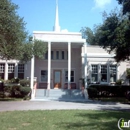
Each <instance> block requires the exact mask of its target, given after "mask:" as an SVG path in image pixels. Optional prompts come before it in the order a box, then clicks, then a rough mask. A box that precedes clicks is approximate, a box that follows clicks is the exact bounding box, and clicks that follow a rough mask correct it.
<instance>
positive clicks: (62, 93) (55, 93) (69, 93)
mask: <svg viewBox="0 0 130 130" xmlns="http://www.w3.org/2000/svg"><path fill="white" fill-rule="evenodd" d="M35 98H36V99H38V98H39V99H40V98H48V99H49V98H50V99H56V100H62V99H84V97H83V95H82V92H81V90H78V89H77V90H68V89H67V90H66V89H50V90H47V89H37V90H36V96H35Z"/></svg>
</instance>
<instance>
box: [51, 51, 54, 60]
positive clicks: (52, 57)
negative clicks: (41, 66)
mask: <svg viewBox="0 0 130 130" xmlns="http://www.w3.org/2000/svg"><path fill="white" fill-rule="evenodd" d="M51 59H54V54H53V51H51Z"/></svg>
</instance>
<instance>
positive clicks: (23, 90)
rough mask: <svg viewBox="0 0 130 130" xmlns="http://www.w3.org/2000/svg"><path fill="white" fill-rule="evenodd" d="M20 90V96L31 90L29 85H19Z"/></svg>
mask: <svg viewBox="0 0 130 130" xmlns="http://www.w3.org/2000/svg"><path fill="white" fill-rule="evenodd" d="M20 92H21V96H22V97H25V96H27V95H28V94H29V93H30V92H31V88H30V87H21V88H20Z"/></svg>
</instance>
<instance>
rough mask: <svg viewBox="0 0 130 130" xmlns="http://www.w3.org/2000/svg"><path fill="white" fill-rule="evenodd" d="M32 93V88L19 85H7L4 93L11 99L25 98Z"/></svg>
mask: <svg viewBox="0 0 130 130" xmlns="http://www.w3.org/2000/svg"><path fill="white" fill-rule="evenodd" d="M30 92H31V88H30V87H28V86H24V87H23V86H21V85H18V84H5V85H4V93H7V94H8V95H9V96H11V97H21V98H23V97H25V96H27V95H28V94H29V93H30Z"/></svg>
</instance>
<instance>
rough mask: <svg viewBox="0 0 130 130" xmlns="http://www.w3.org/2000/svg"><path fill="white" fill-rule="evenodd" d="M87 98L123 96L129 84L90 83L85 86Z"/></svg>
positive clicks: (129, 87)
mask: <svg viewBox="0 0 130 130" xmlns="http://www.w3.org/2000/svg"><path fill="white" fill-rule="evenodd" d="M87 91H88V95H89V98H97V97H125V96H126V92H127V91H130V86H127V85H115V86H110V85H100V84H99V85H98V84H94V85H90V86H89V87H88V88H87Z"/></svg>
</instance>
